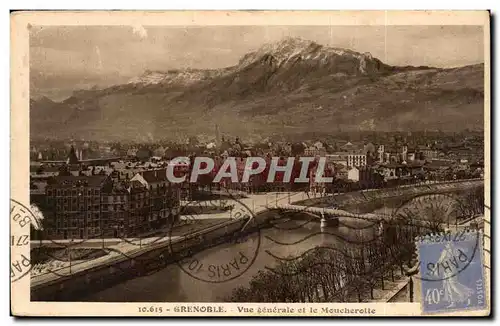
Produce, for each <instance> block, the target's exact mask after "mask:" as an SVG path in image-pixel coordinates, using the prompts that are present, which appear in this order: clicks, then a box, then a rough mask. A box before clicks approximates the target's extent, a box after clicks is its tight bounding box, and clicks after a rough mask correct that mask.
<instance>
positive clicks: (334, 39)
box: [30, 25, 484, 97]
mask: <svg viewBox="0 0 500 326" xmlns="http://www.w3.org/2000/svg"><path fill="white" fill-rule="evenodd" d="M287 36H291V37H300V38H303V39H307V40H312V41H316V42H318V43H320V44H322V45H327V46H334V47H341V48H348V49H352V50H354V51H358V52H370V53H371V54H372V55H373V56H374V57H376V58H379V59H380V60H382V61H383V62H384V63H387V64H391V65H414V66H419V65H427V66H435V67H455V66H463V65H468V64H475V63H481V62H484V58H483V56H484V53H483V50H484V48H483V30H482V27H481V26H388V27H385V26H380V27H378V26H331V27H330V26H209V27H193V26H190V27H172V26H168V27H163V26H162V27H157V26H156V27H155V26H141V25H137V26H112V27H102V26H99V27H74V26H64V27H43V28H42V27H33V29H32V31H31V39H30V60H31V72H32V80H31V85H32V92H37V93H41V94H44V95H49V96H50V94H51V93H54V94H55V95H54V96H53V97H58V96H60V95H57V94H59V93H60V92H59V91H61V92H64V91H66V92H67V91H68V90H70V89H78V88H87V87H89V86H91V85H94V84H97V85H100V86H102V85H107V84H113V83H117V82H123V81H126V80H128V79H129V78H131V77H133V76H136V75H140V74H142V72H143V71H144V70H146V69H150V70H167V69H172V68H184V67H193V68H219V67H226V66H231V65H234V64H236V63H237V62H238V60H239V59H240V58H241V57H242V56H243V55H244V54H246V53H248V52H250V51H253V50H256V49H257V48H259V47H260V46H262V45H263V44H264V43H270V42H275V41H279V40H281V39H282V38H284V37H287Z"/></svg>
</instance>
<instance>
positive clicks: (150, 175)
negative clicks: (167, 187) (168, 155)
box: [140, 169, 168, 183]
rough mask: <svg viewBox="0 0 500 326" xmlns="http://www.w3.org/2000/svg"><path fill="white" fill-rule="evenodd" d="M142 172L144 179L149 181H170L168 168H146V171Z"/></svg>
mask: <svg viewBox="0 0 500 326" xmlns="http://www.w3.org/2000/svg"><path fill="white" fill-rule="evenodd" d="M140 174H141V175H142V177H143V178H144V180H146V182H147V183H156V182H165V181H168V178H167V170H166V169H160V170H146V171H142V172H140Z"/></svg>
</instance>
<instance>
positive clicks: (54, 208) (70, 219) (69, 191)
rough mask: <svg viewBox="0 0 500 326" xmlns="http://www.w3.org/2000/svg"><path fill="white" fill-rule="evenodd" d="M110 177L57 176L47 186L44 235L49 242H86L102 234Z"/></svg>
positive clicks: (110, 183)
mask: <svg viewBox="0 0 500 326" xmlns="http://www.w3.org/2000/svg"><path fill="white" fill-rule="evenodd" d="M112 186H113V184H112V182H111V178H109V177H108V176H101V175H93V176H72V175H70V176H57V177H54V178H53V180H51V182H49V183H48V185H47V187H46V193H45V194H46V201H47V206H46V207H47V212H45V213H44V216H45V219H44V221H43V224H44V233H45V236H46V237H48V238H49V239H73V238H75V239H87V238H95V237H100V236H101V234H102V231H103V227H104V225H103V223H102V211H103V210H102V200H101V196H102V195H103V193H104V192H105V191H111V190H112Z"/></svg>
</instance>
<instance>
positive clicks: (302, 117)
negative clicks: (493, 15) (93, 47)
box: [30, 39, 484, 139]
mask: <svg viewBox="0 0 500 326" xmlns="http://www.w3.org/2000/svg"><path fill="white" fill-rule="evenodd" d="M483 74H484V65H483V64H478V65H471V66H465V67H460V68H432V67H411V66H409V67H396V66H390V65H387V64H385V63H383V62H381V61H380V60H379V59H377V58H374V57H373V56H372V55H371V54H369V53H359V52H355V51H352V50H348V49H338V48H332V47H325V46H323V45H320V44H318V43H315V42H312V41H307V40H302V39H284V40H282V41H280V42H276V43H270V44H265V45H263V46H262V47H261V48H259V49H257V50H256V51H253V52H250V53H247V54H246V55H244V56H243V57H242V58H241V59H240V60H239V62H238V64H236V65H235V66H231V67H227V68H220V69H206V70H204V69H180V70H168V71H166V72H161V71H146V72H145V73H144V74H143V75H142V76H138V77H136V78H134V79H132V80H130V81H129V82H128V83H125V84H120V85H115V86H111V87H108V88H103V89H94V90H87V91H80V92H74V93H73V96H71V97H69V98H67V99H66V100H64V101H62V102H53V103H52V104H51V103H47V101H46V100H45V101H44V103H43V105H42V104H40V103H38V101H31V103H30V107H31V115H30V118H31V131H32V134H37V135H47V136H48V135H52V136H54V135H56V136H57V135H58V136H59V137H68V135H70V134H72V135H79V136H81V137H86V138H105V139H130V138H132V139H142V138H144V137H145V134H148V137H151V135H152V136H153V137H156V138H172V139H174V138H179V137H181V136H182V135H184V136H186V135H187V136H189V135H197V134H213V126H214V124H215V123H217V124H219V125H220V127H221V130H222V131H223V132H227V133H239V134H241V135H242V136H243V135H254V136H255V135H258V136H262V137H264V136H268V135H272V134H276V133H283V134H285V135H286V134H296V133H300V132H303V131H305V130H308V129H310V128H311V125H312V126H314V127H313V128H318V131H325V130H326V131H327V130H329V129H330V130H332V131H335V130H338V129H343V130H351V129H352V130H365V129H367V130H374V131H376V130H386V129H388V130H399V129H403V130H404V129H408V130H416V129H424V127H425V128H426V129H432V128H434V129H443V130H447V129H451V130H453V129H456V128H458V129H460V128H462V129H465V128H482V124H483V121H482V120H483V118H482V116H483V98H484V89H483V87H484V86H483V83H484V82H483V80H484V77H483ZM430 116H432V117H433V119H429V117H430ZM51 117H54V118H51ZM419 119H420V120H421V121H419ZM236 122H239V124H237V123H236Z"/></svg>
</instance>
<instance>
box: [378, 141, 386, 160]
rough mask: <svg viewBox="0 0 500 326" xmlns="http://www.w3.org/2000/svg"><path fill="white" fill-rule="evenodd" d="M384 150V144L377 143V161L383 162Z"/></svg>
mask: <svg viewBox="0 0 500 326" xmlns="http://www.w3.org/2000/svg"><path fill="white" fill-rule="evenodd" d="M384 152H385V146H384V145H379V147H378V148H377V153H378V162H379V163H384V158H385V156H384Z"/></svg>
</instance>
